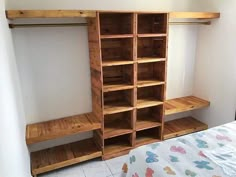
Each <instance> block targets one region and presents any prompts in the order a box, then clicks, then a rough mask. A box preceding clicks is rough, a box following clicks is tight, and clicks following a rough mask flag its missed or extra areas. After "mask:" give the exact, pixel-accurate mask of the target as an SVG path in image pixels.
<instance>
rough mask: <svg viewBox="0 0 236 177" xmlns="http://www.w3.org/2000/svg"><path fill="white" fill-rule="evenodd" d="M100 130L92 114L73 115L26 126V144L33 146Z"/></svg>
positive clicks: (97, 121)
mask: <svg viewBox="0 0 236 177" xmlns="http://www.w3.org/2000/svg"><path fill="white" fill-rule="evenodd" d="M100 128H101V123H100V121H99V120H97V119H96V118H95V117H94V116H93V114H92V113H87V114H81V115H75V116H70V117H65V118H61V119H56V120H51V121H46V122H40V123H35V124H29V125H27V128H26V142H27V144H33V143H37V142H42V141H46V140H50V139H55V138H59V137H64V136H67V135H72V134H77V133H81V132H86V131H91V130H96V129H100Z"/></svg>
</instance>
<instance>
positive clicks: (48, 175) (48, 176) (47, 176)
mask: <svg viewBox="0 0 236 177" xmlns="http://www.w3.org/2000/svg"><path fill="white" fill-rule="evenodd" d="M38 177H58V176H57V171H52V172H48V173H43V174H41V175H38Z"/></svg>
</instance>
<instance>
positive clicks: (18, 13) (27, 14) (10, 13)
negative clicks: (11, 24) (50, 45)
mask: <svg viewBox="0 0 236 177" xmlns="http://www.w3.org/2000/svg"><path fill="white" fill-rule="evenodd" d="M6 16H7V18H8V19H17V18H74V17H96V11H89V10H7V11H6Z"/></svg>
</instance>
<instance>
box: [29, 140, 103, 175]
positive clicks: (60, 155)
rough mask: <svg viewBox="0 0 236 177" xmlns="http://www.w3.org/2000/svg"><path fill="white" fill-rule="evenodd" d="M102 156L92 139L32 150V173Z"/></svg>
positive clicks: (43, 171) (35, 173)
mask: <svg viewBox="0 0 236 177" xmlns="http://www.w3.org/2000/svg"><path fill="white" fill-rule="evenodd" d="M101 156H102V151H100V150H99V149H98V148H97V146H96V144H95V143H94V142H93V140H92V139H86V140H82V141H79V142H75V143H70V144H66V145H61V146H56V147H53V148H49V149H44V150H41V151H37V152H32V153H31V169H32V174H33V175H37V174H40V173H45V172H48V171H51V170H55V169H59V168H62V167H66V166H69V165H73V164H76V163H80V162H83V161H86V160H90V159H93V158H97V157H101Z"/></svg>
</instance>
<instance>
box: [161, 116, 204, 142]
mask: <svg viewBox="0 0 236 177" xmlns="http://www.w3.org/2000/svg"><path fill="white" fill-rule="evenodd" d="M207 128H208V126H207V125H206V124H204V123H202V122H200V121H198V120H197V119H195V118H193V117H185V118H181V119H176V120H172V121H168V122H165V128H164V139H169V138H174V137H177V136H182V135H186V134H189V133H193V132H197V131H201V130H205V129H207Z"/></svg>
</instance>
